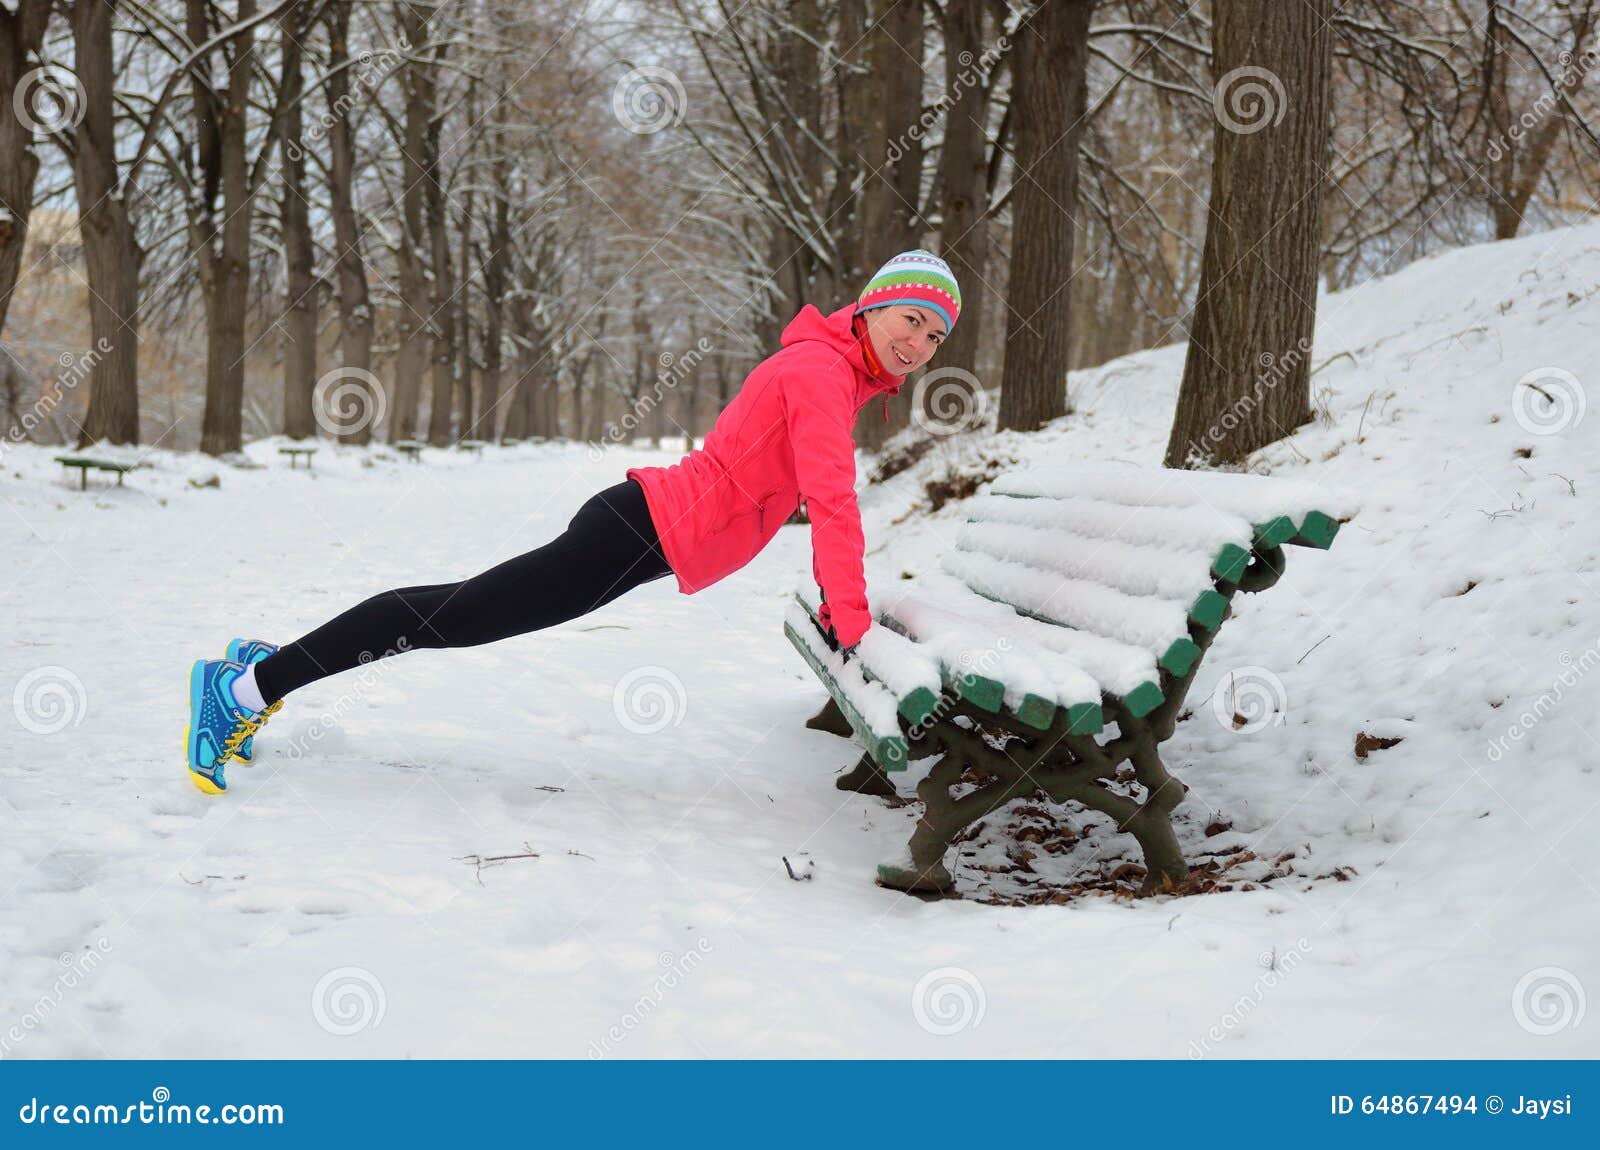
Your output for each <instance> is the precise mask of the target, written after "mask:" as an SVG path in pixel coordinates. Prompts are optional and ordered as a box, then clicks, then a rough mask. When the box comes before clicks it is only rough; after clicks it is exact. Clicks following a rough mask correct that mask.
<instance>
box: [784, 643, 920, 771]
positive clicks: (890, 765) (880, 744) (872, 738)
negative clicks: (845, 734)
mask: <svg viewBox="0 0 1600 1150" xmlns="http://www.w3.org/2000/svg"><path fill="white" fill-rule="evenodd" d="M783 633H784V634H785V635H787V636H788V637H789V642H791V643H793V644H794V648H795V650H797V651H799V652H800V654H801V655H802V656H803V657H804V658H805V661H806V662H807V663H809V664H810V665H811V670H812V671H813V672H815V674H816V676H817V678H819V679H821V680H822V683H823V685H824V686H825V687H827V688H828V694H830V695H832V696H833V701H834V702H835V703H837V704H838V705H839V711H840V713H842V714H843V715H844V717H845V720H846V721H847V722H848V723H849V724H850V728H851V729H852V730H853V731H855V733H856V736H857V737H858V738H859V739H860V740H861V742H862V744H863V745H864V746H865V747H866V748H867V754H869V755H871V756H872V758H873V761H874V762H876V763H877V764H878V765H879V766H880V767H882V768H883V769H884V770H886V771H903V770H905V769H906V761H907V758H908V756H907V754H906V740H905V737H904V736H903V735H893V736H890V737H888V738H884V737H881V736H879V735H877V734H874V733H873V730H872V727H871V726H870V725H869V724H868V723H867V720H866V719H865V718H863V717H862V715H861V712H860V711H858V710H856V708H855V704H853V703H851V702H850V700H849V699H847V698H846V697H845V695H844V692H842V691H838V690H835V689H834V688H835V683H834V680H833V676H832V675H831V674H829V673H828V668H827V667H826V666H824V665H823V662H822V660H820V659H818V658H817V657H816V655H815V654H814V653H813V652H812V650H811V646H810V644H808V643H807V642H806V641H805V639H803V638H801V637H800V636H799V635H797V634H796V633H795V629H794V628H793V627H792V626H790V625H789V624H788V623H787V622H786V623H784V625H783Z"/></svg>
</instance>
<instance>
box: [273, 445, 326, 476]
mask: <svg viewBox="0 0 1600 1150" xmlns="http://www.w3.org/2000/svg"><path fill="white" fill-rule="evenodd" d="M316 453H317V449H316V448H315V447H280V448H278V454H279V455H287V456H288V457H289V470H290V471H293V470H294V469H295V468H296V467H298V466H299V464H300V457H301V456H302V455H303V456H305V460H306V470H307V471H310V470H311V457H312V456H313V455H315V454H316Z"/></svg>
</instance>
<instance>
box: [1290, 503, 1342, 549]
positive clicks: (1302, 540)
mask: <svg viewBox="0 0 1600 1150" xmlns="http://www.w3.org/2000/svg"><path fill="white" fill-rule="evenodd" d="M1337 534H1339V521H1338V520H1337V519H1335V518H1334V517H1333V516H1331V515H1325V514H1323V513H1322V512H1321V511H1310V512H1307V513H1306V517H1305V518H1304V519H1303V520H1301V522H1300V530H1299V531H1298V532H1297V533H1296V534H1295V536H1294V537H1293V538H1292V539H1290V540H1289V542H1291V543H1296V544H1299V545H1300V546H1301V547H1316V548H1319V549H1321V550H1323V551H1326V550H1327V549H1328V548H1329V547H1332V546H1333V537H1334V536H1335V535H1337Z"/></svg>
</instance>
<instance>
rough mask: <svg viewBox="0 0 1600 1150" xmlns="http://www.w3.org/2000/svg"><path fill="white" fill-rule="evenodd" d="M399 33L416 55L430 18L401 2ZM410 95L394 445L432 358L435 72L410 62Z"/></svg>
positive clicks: (412, 414)
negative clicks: (428, 253) (429, 235)
mask: <svg viewBox="0 0 1600 1150" xmlns="http://www.w3.org/2000/svg"><path fill="white" fill-rule="evenodd" d="M396 14H397V19H398V21H399V25H400V34H401V36H403V37H404V38H405V41H406V43H408V44H410V45H411V46H412V49H413V51H415V50H417V49H419V48H420V47H421V45H422V44H423V43H424V38H425V37H426V35H427V32H428V24H427V17H428V16H431V15H432V14H433V13H432V10H431V9H430V10H428V12H427V15H426V16H425V15H424V14H423V13H422V12H421V11H420V10H419V7H418V6H417V5H415V4H410V3H406V2H404V0H402V2H401V3H399V4H397V5H396ZM400 73H401V78H402V89H403V91H404V92H405V129H404V134H405V139H404V141H403V144H402V147H401V164H400V184H401V188H402V192H401V217H402V219H401V223H402V225H403V226H402V230H401V233H400V250H399V252H398V253H397V254H398V257H399V263H400V301H399V304H398V311H399V314H398V315H397V316H396V318H395V330H396V334H397V336H398V342H399V350H398V351H397V353H396V355H395V364H394V412H393V415H392V417H391V419H390V422H389V442H391V443H398V442H400V441H401V440H406V439H412V438H414V437H415V436H416V433H417V407H418V405H419V403H420V401H421V398H422V374H423V370H424V368H425V367H426V366H427V364H428V363H429V362H430V360H431V359H432V352H433V341H432V340H431V339H430V338H429V326H428V312H429V310H430V306H429V298H428V282H427V272H426V260H425V259H424V255H423V244H424V237H425V235H426V220H425V206H424V203H425V200H426V199H427V192H426V189H425V188H424V185H425V184H426V183H427V181H428V180H429V179H430V178H431V176H432V173H431V172H430V171H429V170H428V168H427V167H426V166H425V164H424V161H423V157H424V156H425V155H426V153H427V147H428V121H429V120H430V119H431V118H432V116H433V69H432V66H431V65H429V64H423V63H419V62H418V61H416V60H415V59H408V60H407V61H406V63H405V64H404V65H403V66H402V67H401V70H400Z"/></svg>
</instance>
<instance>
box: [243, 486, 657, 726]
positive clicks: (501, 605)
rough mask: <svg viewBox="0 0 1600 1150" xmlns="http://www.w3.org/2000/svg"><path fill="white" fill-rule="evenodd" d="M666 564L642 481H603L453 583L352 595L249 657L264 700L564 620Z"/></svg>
mask: <svg viewBox="0 0 1600 1150" xmlns="http://www.w3.org/2000/svg"><path fill="white" fill-rule="evenodd" d="M670 573H671V568H669V567H668V566H667V560H666V557H665V556H664V555H663V554H662V552H661V541H660V539H659V538H658V537H657V535H656V529H655V525H654V524H652V523H651V522H650V509H649V507H648V506H647V505H646V504H645V498H644V489H643V488H641V487H640V486H639V485H638V484H637V483H635V482H634V481H633V480H631V479H629V480H625V481H624V482H622V483H619V484H617V485H616V486H615V487H608V488H606V490H604V491H602V492H600V493H599V494H598V495H595V496H594V497H592V498H591V499H590V500H589V501H588V502H587V503H585V504H584V505H583V506H582V507H580V508H578V513H577V514H576V515H574V516H573V517H572V522H571V523H569V524H568V525H567V529H566V531H565V532H564V533H563V534H561V535H560V536H558V537H557V538H556V539H553V540H552V541H551V542H549V543H546V544H545V545H544V546H543V547H540V548H539V549H538V550H536V551H529V552H528V553H527V554H526V555H519V556H517V557H516V558H515V559H508V560H506V561H505V562H504V563H502V564H500V565H499V566H498V567H491V568H489V570H487V571H485V572H484V573H483V574H481V575H474V576H473V577H472V578H471V579H467V580H464V581H462V582H460V583H439V584H435V585H433V586H430V587H401V588H399V589H398V590H394V591H385V592H383V593H382V594H381V595H374V596H373V597H372V598H370V599H368V600H367V601H366V602H364V603H358V604H356V605H355V606H354V607H352V608H350V610H348V611H346V612H345V613H344V614H342V615H339V616H337V617H335V618H333V619H330V620H329V621H328V622H326V623H324V624H323V625H322V626H320V627H318V628H317V629H316V630H315V631H313V632H311V633H310V634H309V635H306V636H304V637H302V638H301V639H299V640H298V641H296V642H293V643H290V644H289V645H288V646H286V647H284V648H283V649H282V650H280V651H278V652H276V653H275V654H272V655H269V656H268V657H267V658H265V659H263V660H262V661H261V662H259V663H257V664H256V686H257V687H259V688H260V689H261V695H262V697H263V698H264V699H265V700H266V701H267V702H268V703H274V702H276V701H277V700H279V699H281V698H283V697H284V696H285V695H287V694H288V693H289V692H290V691H294V690H297V689H299V688H301V687H304V686H305V685H306V684H307V683H314V682H316V681H317V680H318V679H322V678H325V677H327V676H328V675H334V674H337V673H338V672H340V671H348V670H349V669H350V668H352V667H355V666H358V665H360V664H362V663H367V662H370V661H372V660H373V659H381V658H383V657H384V656H386V655H396V654H400V653H401V652H403V651H412V650H416V649H417V648H419V647H475V646H477V645H478V644H480V643H493V642H495V641H496V640H497V639H507V638H510V637H511V636H512V635H523V634H526V633H527V632H529V631H538V630H540V629H542V628H544V627H552V626H554V625H555V624H557V623H565V622H566V621H567V620H568V619H576V618H577V617H578V616H580V615H586V614H588V613H589V612H590V611H593V610H594V609H595V608H596V607H600V606H602V605H604V604H606V603H609V602H611V600H613V599H615V598H616V597H617V596H619V595H621V594H623V593H624V592H626V591H631V590H632V589H633V588H635V587H637V586H639V585H640V584H641V583H648V582H650V581H651V580H652V579H659V578H661V577H662V576H663V575H668V574H670Z"/></svg>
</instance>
